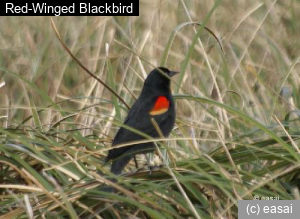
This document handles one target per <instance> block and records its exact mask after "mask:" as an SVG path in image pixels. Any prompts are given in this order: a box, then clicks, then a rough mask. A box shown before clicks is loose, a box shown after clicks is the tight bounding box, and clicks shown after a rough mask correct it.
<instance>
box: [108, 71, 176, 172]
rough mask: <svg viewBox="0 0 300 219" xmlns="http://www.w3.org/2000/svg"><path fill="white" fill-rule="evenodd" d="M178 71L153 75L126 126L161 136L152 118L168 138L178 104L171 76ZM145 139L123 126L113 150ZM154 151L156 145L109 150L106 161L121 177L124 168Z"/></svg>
mask: <svg viewBox="0 0 300 219" xmlns="http://www.w3.org/2000/svg"><path fill="white" fill-rule="evenodd" d="M177 73H178V72H175V71H170V70H168V69H167V68H164V67H159V68H157V69H154V70H152V71H151V72H150V74H149V75H148V77H147V78H146V80H145V83H144V87H143V90H142V92H141V95H140V96H139V97H138V99H137V100H136V102H135V103H134V104H133V106H132V108H131V109H130V111H129V113H128V115H127V117H126V119H125V122H124V124H125V125H126V126H129V127H132V128H133V129H136V130H138V131H140V132H142V133H145V134H147V135H148V136H151V137H153V138H158V137H160V136H159V134H158V132H157V130H156V129H155V127H154V125H153V123H152V122H151V118H154V119H155V121H156V122H157V124H158V125H159V127H160V129H161V131H162V133H163V135H164V136H165V137H167V136H168V135H169V134H170V132H171V130H172V129H173V127H174V123H175V116H176V113H175V103H174V99H173V96H172V93H171V88H170V77H172V76H174V75H175V74H177ZM143 139H145V137H143V136H141V135H140V134H137V133H135V132H133V131H130V130H128V129H126V128H125V127H122V128H120V129H119V131H118V132H117V134H116V136H115V138H114V140H113V142H112V147H113V146H116V145H119V144H124V143H129V142H134V141H138V140H143ZM154 150H155V145H154V144H153V143H141V144H134V145H130V146H126V147H120V148H113V149H111V150H109V153H108V155H107V157H106V162H108V161H110V160H112V165H111V172H112V173H114V174H117V175H118V174H121V173H122V171H123V169H124V168H125V166H126V165H127V164H128V163H129V162H130V160H131V159H132V158H134V156H135V155H136V154H143V153H149V152H152V151H154Z"/></svg>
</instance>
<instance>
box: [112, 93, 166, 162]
mask: <svg viewBox="0 0 300 219" xmlns="http://www.w3.org/2000/svg"><path fill="white" fill-rule="evenodd" d="M154 102H155V101H153V99H149V100H148V101H146V100H145V99H142V98H139V99H137V101H136V102H135V103H134V105H133V106H132V108H131V110H130V111H129V113H128V116H127V118H126V119H125V122H124V125H126V126H129V127H132V128H134V129H136V130H138V131H140V132H143V133H145V134H147V135H149V136H152V137H154V136H158V133H157V130H156V129H155V127H154V126H153V124H152V122H151V120H150V118H151V117H150V115H149V112H150V110H151V109H152V108H153V105H154ZM166 118H167V116H166V115H165V116H160V119H159V121H157V122H158V125H160V123H162V122H163V121H164V119H166ZM141 139H145V137H143V136H141V135H140V134H137V133H135V132H133V131H130V130H128V129H126V128H125V127H121V128H120V129H119V131H118V132H117V134H116V136H115V138H114V140H113V143H112V145H113V146H114V145H118V144H122V143H126V142H133V141H138V140H141ZM128 149H130V147H121V148H115V149H112V150H110V151H109V153H108V156H107V161H109V160H111V159H115V158H117V157H119V156H120V155H121V154H123V153H124V152H125V151H127V150H128Z"/></svg>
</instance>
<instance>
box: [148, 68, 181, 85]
mask: <svg viewBox="0 0 300 219" xmlns="http://www.w3.org/2000/svg"><path fill="white" fill-rule="evenodd" d="M178 73H179V72H176V71H170V70H169V69H167V68H164V67H158V68H155V69H153V70H152V71H151V72H150V74H149V75H148V77H147V78H146V80H145V83H144V87H152V88H166V89H169V88H170V78H171V77H173V76H174V75H176V74H178Z"/></svg>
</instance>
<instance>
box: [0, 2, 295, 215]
mask: <svg viewBox="0 0 300 219" xmlns="http://www.w3.org/2000/svg"><path fill="white" fill-rule="evenodd" d="M299 10H300V2H299V1H294V0H289V1H271V0H267V1H251V2H249V1H225V0H223V1H216V2H212V1H196V0H190V1H172V2H171V1H164V0H163V1H154V2H153V1H152V2H148V1H141V3H140V16H139V17H58V18H53V21H54V24H55V26H56V28H57V31H58V34H59V35H60V37H61V40H62V42H63V43H65V46H67V47H68V49H69V50H70V53H68V51H67V48H65V47H64V46H63V45H62V42H60V40H59V38H58V37H57V36H56V33H55V30H54V29H53V27H52V26H51V20H50V18H48V17H2V18H1V19H0V24H1V25H0V85H1V86H0V93H1V95H0V191H1V193H0V219H2V218H33V217H35V218H205V219H206V218H237V213H238V208H237V201H238V200H241V199H253V198H254V197H257V196H259V197H260V198H268V197H279V198H280V199H282V200H283V199H284V200H294V199H300V194H299V193H300V192H299V189H300V184H299V182H300V162H299V160H300V154H299V136H300V131H299V115H300V111H299V106H300V95H299V94H300V88H299V84H300V78H299V74H298V72H299V71H300V65H299V60H300V59H299V57H300V44H299V40H298V39H299V38H300V24H299V22H298V21H299V19H300V14H299V13H297V11H299ZM193 23H200V24H202V26H197V25H193ZM207 28H208V29H207ZM210 31H212V32H213V34H214V35H216V36H217V37H218V40H216V39H215V37H214V36H213V34H212V33H210ZM218 41H219V42H218ZM219 43H221V44H222V46H220V45H219ZM223 50H224V52H223ZM70 54H71V55H73V56H74V57H75V58H74V57H72V56H71V55H70ZM80 65H82V66H80ZM159 65H164V66H166V67H168V68H170V69H172V70H181V75H180V76H177V77H176V78H174V81H173V83H172V87H173V93H174V97H175V100H176V108H177V120H176V125H175V128H174V130H173V131H172V134H171V135H170V136H169V138H167V139H164V141H158V140H154V139H151V138H149V139H147V140H145V141H155V142H157V143H158V145H160V146H161V148H166V150H167V151H168V154H169V156H168V160H167V163H169V165H168V166H167V167H164V168H161V169H157V170H154V171H153V172H152V173H151V175H150V174H149V171H148V170H147V169H144V170H143V171H140V172H135V167H134V163H130V164H129V165H128V167H127V168H126V174H125V175H124V176H119V177H117V178H118V183H112V182H110V181H109V179H112V178H115V177H116V176H113V175H112V174H111V173H110V172H109V171H108V170H109V165H106V166H104V165H103V164H104V159H105V156H106V153H107V151H108V150H109V148H110V146H111V141H112V138H113V137H114V135H115V133H116V131H117V129H118V128H119V127H120V126H122V121H123V119H124V118H125V116H126V114H127V112H128V107H127V105H128V106H131V105H132V103H133V102H134V100H135V98H136V97H137V96H138V95H139V92H140V90H141V88H142V85H143V80H144V79H145V77H146V76H147V73H148V72H149V71H150V70H152V69H153V68H154V67H156V66H159ZM87 70H88V71H89V72H87ZM3 82H5V84H3ZM109 89H111V90H109ZM136 131H137V132H138V130H136ZM141 134H142V133H141ZM122 146H126V145H121V146H120V147H122ZM164 150H165V149H163V150H162V152H163V153H165V152H164ZM152 162H153V163H154V164H161V163H162V162H163V161H162V160H161V159H160V157H159V156H157V155H154V156H153V159H152ZM139 163H140V165H141V166H142V165H143V164H144V163H145V159H144V157H143V156H140V157H139ZM105 184H109V185H110V186H112V187H115V188H116V189H117V191H118V192H116V193H107V192H105V191H104V190H103V188H104V187H105Z"/></svg>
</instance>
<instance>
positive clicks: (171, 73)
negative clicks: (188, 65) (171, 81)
mask: <svg viewBox="0 0 300 219" xmlns="http://www.w3.org/2000/svg"><path fill="white" fill-rule="evenodd" d="M177 74H179V71H170V73H169V76H170V77H173V76H174V75H177Z"/></svg>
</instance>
